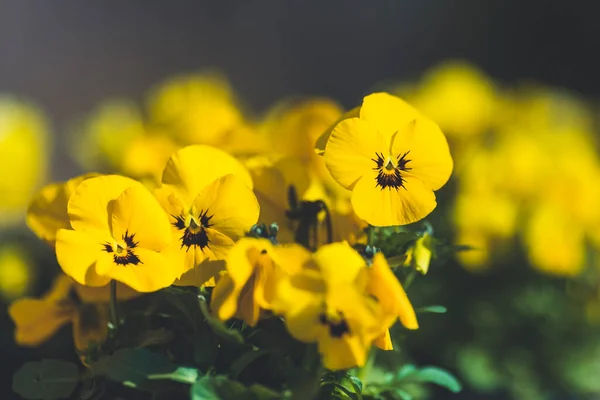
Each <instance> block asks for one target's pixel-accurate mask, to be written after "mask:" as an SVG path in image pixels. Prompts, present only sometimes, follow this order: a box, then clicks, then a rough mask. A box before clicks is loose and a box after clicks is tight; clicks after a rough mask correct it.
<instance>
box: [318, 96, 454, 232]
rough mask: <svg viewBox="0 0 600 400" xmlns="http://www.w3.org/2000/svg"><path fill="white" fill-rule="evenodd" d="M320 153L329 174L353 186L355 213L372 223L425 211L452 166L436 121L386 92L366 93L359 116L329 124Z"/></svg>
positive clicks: (406, 219)
mask: <svg viewBox="0 0 600 400" xmlns="http://www.w3.org/2000/svg"><path fill="white" fill-rule="evenodd" d="M324 157H325V163H326V165H327V168H328V169H329V171H330V172H331V175H332V176H333V178H334V179H335V180H336V181H337V182H338V183H339V184H340V185H342V186H343V187H345V188H346V189H349V190H352V198H351V201H352V206H353V207H354V210H355V212H356V214H357V215H358V216H359V217H360V218H362V219H364V220H366V221H367V222H368V223H370V224H371V225H374V226H391V225H404V224H409V223H412V222H416V221H418V220H420V219H422V218H424V217H425V216H427V215H428V214H429V213H430V212H431V211H433V209H434V208H435V206H436V201H435V195H434V193H433V191H434V190H438V189H439V188H441V187H442V186H443V185H444V184H445V183H446V181H447V180H448V178H449V177H450V174H451V172H452V166H453V162H452V157H451V156H450V151H449V149H448V143H447V142H446V138H445V137H444V134H443V133H442V132H441V131H440V129H439V128H438V126H437V125H436V124H435V123H434V122H432V121H430V120H429V119H427V118H425V117H423V116H422V115H420V114H419V113H418V112H417V111H416V110H415V109H414V108H412V107H411V106H409V105H408V104H407V103H405V102H404V101H402V100H401V99H399V98H397V97H394V96H391V95H389V94H387V93H375V94H372V95H369V96H367V97H365V98H364V100H363V104H362V106H361V107H360V110H359V117H354V118H348V119H344V120H342V121H341V122H340V123H338V124H337V125H336V126H335V128H333V131H332V132H331V134H330V135H329V138H328V140H327V144H326V147H325V153H324Z"/></svg>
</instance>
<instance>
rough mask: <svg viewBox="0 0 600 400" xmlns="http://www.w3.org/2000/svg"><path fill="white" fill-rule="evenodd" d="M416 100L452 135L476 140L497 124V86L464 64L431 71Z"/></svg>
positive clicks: (443, 66)
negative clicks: (474, 137)
mask: <svg viewBox="0 0 600 400" xmlns="http://www.w3.org/2000/svg"><path fill="white" fill-rule="evenodd" d="M413 101H414V105H415V107H417V108H418V109H419V110H420V111H421V112H423V113H424V114H425V115H427V116H428V117H429V118H431V119H432V120H434V121H436V122H437V123H438V124H439V125H440V126H441V127H442V129H443V130H444V132H446V133H447V134H448V135H449V136H456V137H459V138H460V137H464V138H469V137H473V136H475V135H479V134H482V133H484V132H485V131H486V130H487V129H489V128H490V126H491V125H492V123H493V122H494V121H493V120H494V117H495V110H496V93H495V88H494V84H493V83H492V81H491V80H490V79H489V78H488V77H487V76H485V75H484V74H483V73H482V72H481V71H479V70H477V69H476V68H475V67H473V66H471V65H469V64H467V63H464V62H456V61H455V62H448V63H444V64H442V65H439V66H437V67H435V68H433V69H431V70H430V71H428V72H427V73H426V75H425V76H424V78H423V80H422V81H421V84H420V87H419V89H418V91H417V93H416V95H415V97H414V98H413Z"/></svg>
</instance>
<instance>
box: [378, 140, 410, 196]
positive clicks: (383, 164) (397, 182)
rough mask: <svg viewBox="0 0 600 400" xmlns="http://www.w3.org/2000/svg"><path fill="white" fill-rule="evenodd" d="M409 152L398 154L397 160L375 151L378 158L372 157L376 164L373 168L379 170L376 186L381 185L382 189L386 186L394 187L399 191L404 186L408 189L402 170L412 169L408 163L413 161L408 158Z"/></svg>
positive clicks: (390, 188)
mask: <svg viewBox="0 0 600 400" xmlns="http://www.w3.org/2000/svg"><path fill="white" fill-rule="evenodd" d="M408 153H410V150H409V151H407V152H405V153H404V154H401V155H398V157H397V158H396V160H395V161H394V159H393V158H392V157H387V159H386V158H384V156H383V153H375V155H376V156H377V158H372V159H371V160H373V161H374V162H375V164H376V166H375V167H374V168H373V170H374V171H377V177H376V178H375V182H376V183H375V187H377V186H379V187H380V188H381V190H383V189H385V188H389V190H392V188H394V189H396V191H398V188H400V187H402V188H403V189H404V190H406V188H405V187H404V178H403V176H402V172H407V171H410V170H411V168H409V167H407V165H406V164H408V163H409V162H410V161H411V160H409V159H407V158H406V156H407V155H408Z"/></svg>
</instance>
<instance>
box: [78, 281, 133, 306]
mask: <svg viewBox="0 0 600 400" xmlns="http://www.w3.org/2000/svg"><path fill="white" fill-rule="evenodd" d="M69 279H70V278H69ZM74 289H75V291H76V292H77V296H79V298H80V299H81V301H82V302H84V303H108V302H109V301H110V287H109V285H106V286H101V287H91V286H83V285H80V284H78V283H76V284H75V285H74ZM138 296H140V293H139V292H136V291H135V290H133V289H132V288H130V287H129V286H127V285H125V284H123V283H121V282H117V299H119V300H130V299H133V298H136V297H138Z"/></svg>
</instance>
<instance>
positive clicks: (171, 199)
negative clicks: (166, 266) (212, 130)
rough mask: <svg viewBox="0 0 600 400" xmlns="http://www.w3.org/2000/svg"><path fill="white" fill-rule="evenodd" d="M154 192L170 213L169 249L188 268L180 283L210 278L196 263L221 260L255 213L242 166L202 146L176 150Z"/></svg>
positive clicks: (209, 271)
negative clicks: (170, 236) (170, 240)
mask: <svg viewBox="0 0 600 400" xmlns="http://www.w3.org/2000/svg"><path fill="white" fill-rule="evenodd" d="M155 194H156V196H157V198H158V199H159V201H160V203H161V204H162V206H163V208H164V209H165V210H166V212H167V214H168V215H169V216H170V217H169V218H170V220H169V221H170V223H171V230H172V236H173V241H174V242H173V247H174V251H176V252H177V253H179V255H180V257H181V258H182V260H183V269H184V271H185V272H187V271H189V272H187V274H186V275H184V276H183V277H182V280H183V281H181V282H178V284H181V285H187V284H189V282H200V281H202V280H203V279H204V282H206V281H208V280H209V279H210V278H212V277H213V275H214V274H213V271H212V268H208V269H207V270H206V271H203V269H202V268H201V267H202V266H203V265H204V266H206V265H207V264H202V262H203V261H204V260H218V259H225V258H226V257H227V253H228V251H229V250H230V249H231V247H232V246H233V244H234V242H235V241H236V240H237V239H239V238H240V237H242V236H243V235H244V234H245V233H246V232H247V231H248V230H249V229H250V228H251V227H252V225H254V224H255V223H256V222H257V220H258V215H259V212H260V208H259V204H258V201H257V200H256V196H255V195H254V193H253V192H252V178H251V177H250V174H249V173H248V171H247V170H246V169H245V168H244V166H243V165H242V164H241V163H240V162H239V161H238V160H236V159H235V158H233V157H232V156H230V155H229V154H227V153H225V152H223V151H221V150H219V149H217V148H214V147H210V146H205V145H193V146H188V147H184V148H183V149H180V150H178V151H177V152H176V153H175V154H174V155H173V156H172V157H171V159H170V160H169V162H168V163H167V166H166V168H165V170H164V172H163V176H162V186H161V187H160V188H158V189H157V190H156V191H155ZM205 272H206V274H205ZM188 274H191V275H193V276H189V275H188ZM187 278H189V279H190V280H189V281H188V279H187Z"/></svg>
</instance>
